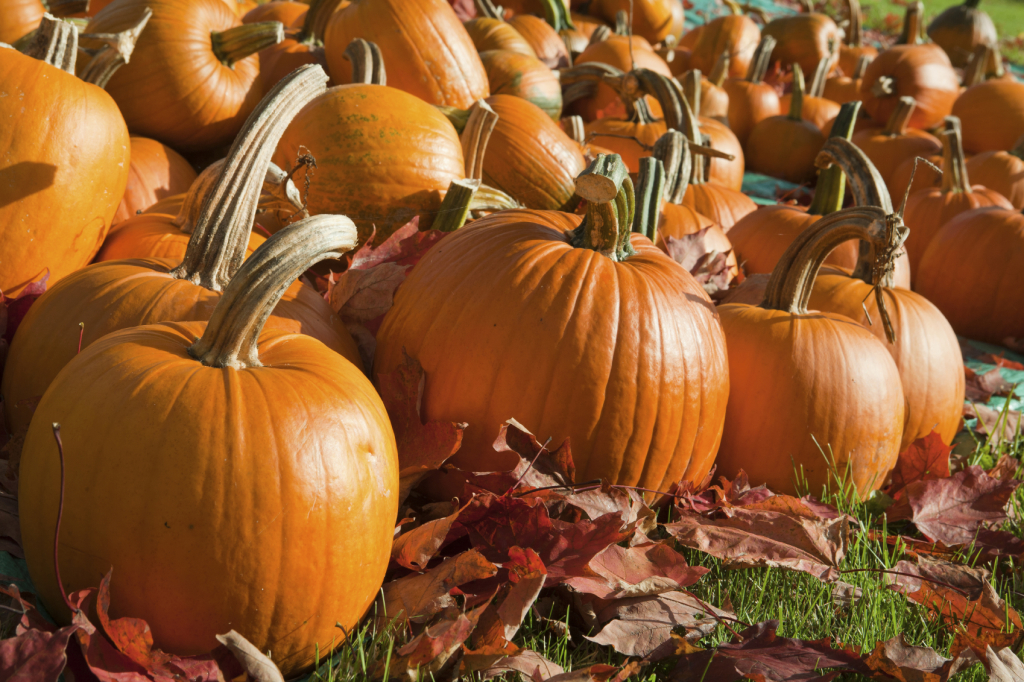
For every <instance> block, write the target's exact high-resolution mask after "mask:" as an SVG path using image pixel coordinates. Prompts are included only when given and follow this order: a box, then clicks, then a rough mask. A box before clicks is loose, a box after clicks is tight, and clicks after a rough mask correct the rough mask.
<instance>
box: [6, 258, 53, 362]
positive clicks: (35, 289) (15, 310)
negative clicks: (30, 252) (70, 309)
mask: <svg viewBox="0 0 1024 682" xmlns="http://www.w3.org/2000/svg"><path fill="white" fill-rule="evenodd" d="M49 280H50V271H49V270H47V271H46V272H45V273H43V276H42V277H40V278H39V279H37V280H36V281H34V282H32V283H31V284H29V285H28V286H26V287H25V288H24V289H22V290H21V293H20V294H18V295H17V296H16V297H15V298H7V297H6V296H4V294H3V292H2V291H0V309H2V310H3V311H4V312H3V321H4V328H3V329H2V330H0V336H2V337H3V339H4V341H6V342H7V343H8V344H10V343H11V341H13V340H14V333H15V332H17V331H18V327H19V326H20V325H21V321H22V320H23V319H25V315H27V314H28V309H29V308H31V307H32V304H33V303H35V302H36V300H37V299H38V298H39V297H40V296H42V295H43V294H44V293H46V285H47V282H48V281H49Z"/></svg>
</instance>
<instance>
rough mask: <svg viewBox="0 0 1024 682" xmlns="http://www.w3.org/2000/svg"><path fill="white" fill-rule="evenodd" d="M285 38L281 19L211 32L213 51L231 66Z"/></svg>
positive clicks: (223, 62) (222, 61) (218, 57)
mask: <svg viewBox="0 0 1024 682" xmlns="http://www.w3.org/2000/svg"><path fill="white" fill-rule="evenodd" d="M282 40H284V24H282V23H281V22H280V21H260V22H257V23H255V24H242V25H240V26H233V27H231V28H229V29H228V30H226V31H214V32H213V33H211V34H210V43H211V46H212V47H213V53H214V54H215V55H217V59H219V60H220V62H221V63H222V64H225V65H227V66H231V65H232V64H235V63H236V62H240V61H241V60H243V59H245V58H246V57H250V56H252V55H254V54H256V53H257V52H259V51H260V50H264V49H266V48H268V47H270V46H271V45H277V44H278V43H279V42H281V41H282Z"/></svg>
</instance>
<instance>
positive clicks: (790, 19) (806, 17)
mask: <svg viewBox="0 0 1024 682" xmlns="http://www.w3.org/2000/svg"><path fill="white" fill-rule="evenodd" d="M761 35H763V36H771V37H772V38H775V40H776V43H775V49H774V50H773V51H772V62H773V63H778V64H780V65H781V66H783V67H786V66H790V65H792V64H799V65H800V68H801V69H803V70H804V71H805V72H806V73H814V69H815V68H816V67H817V66H818V62H820V61H821V60H822V59H827V60H828V68H829V71H831V70H832V67H834V66H835V65H836V62H838V61H839V45H840V42H841V41H840V34H839V27H838V26H836V22H834V21H832V19H831V17H829V16H828V15H826V14H817V13H814V12H811V13H807V14H793V15H788V16H781V17H776V18H775V19H772V20H771V21H769V22H768V24H767V25H765V27H764V29H763V30H762V31H761Z"/></svg>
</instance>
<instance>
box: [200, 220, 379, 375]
mask: <svg viewBox="0 0 1024 682" xmlns="http://www.w3.org/2000/svg"><path fill="white" fill-rule="evenodd" d="M358 242H359V238H358V230H357V229H356V226H355V223H353V222H352V221H351V220H349V219H348V218H346V217H345V216H335V215H318V216H313V217H312V218H306V219H305V220H303V221H301V222H298V223H295V224H294V225H289V226H288V227H285V228H283V229H282V230H281V231H279V232H278V233H277V234H275V235H274V236H273V237H271V238H270V239H268V240H267V241H266V242H265V243H264V244H263V245H262V246H261V247H260V248H258V249H256V251H255V252H254V253H253V254H252V256H250V257H249V259H248V260H246V262H245V264H244V265H243V266H242V268H241V269H240V270H239V271H238V274H237V275H235V277H234V278H232V280H231V282H230V284H228V286H227V288H226V289H225V290H224V295H223V296H221V298H220V301H218V302H217V307H216V308H214V310H213V314H212V315H211V316H210V321H209V323H207V325H206V331H205V332H204V333H203V336H202V338H200V339H199V340H198V341H196V342H195V344H193V345H192V346H191V347H190V348H189V349H188V352H189V355H191V356H192V357H194V358H195V359H197V360H199V361H200V362H202V363H203V364H204V365H206V366H208V367H218V368H225V367H230V368H231V369H236V370H238V369H247V368H250V367H260V366H261V364H260V358H259V346H258V341H259V337H260V332H262V331H263V325H264V324H265V323H266V321H267V318H268V317H270V314H271V312H273V310H274V308H275V307H276V306H277V303H278V301H280V300H281V296H283V295H284V292H285V291H287V289H288V287H290V286H291V284H292V282H294V281H295V280H296V279H297V278H298V277H299V275H301V274H302V273H303V272H305V271H306V270H307V269H308V268H309V267H310V266H311V265H314V264H315V263H319V262H320V261H322V260H325V259H327V258H339V257H340V256H341V255H342V254H344V253H346V252H347V251H351V250H352V249H353V248H355V246H356V244H358Z"/></svg>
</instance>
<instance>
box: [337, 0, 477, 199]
mask: <svg viewBox="0 0 1024 682" xmlns="http://www.w3.org/2000/svg"><path fill="white" fill-rule="evenodd" d="M355 38H363V39H365V40H368V41H371V42H373V43H375V44H377V46H378V47H379V48H380V51H381V54H382V55H383V58H384V61H385V63H394V64H401V67H402V68H400V69H396V70H394V71H393V72H392V74H391V84H390V87H392V88H394V89H397V90H403V91H405V92H407V93H410V94H412V95H415V96H416V97H419V98H420V99H421V100H423V101H425V102H427V103H428V104H440V105H445V106H452V107H456V108H459V109H468V108H469V107H471V106H473V102H475V101H477V100H478V99H483V98H485V97H487V96H488V95H489V94H490V90H489V89H488V87H487V73H486V72H485V71H484V67H483V64H481V63H480V58H479V57H478V56H477V53H476V49H475V48H474V47H473V41H472V40H470V37H469V34H468V33H466V29H465V28H463V27H462V22H460V21H459V19H458V17H457V16H455V11H454V10H453V9H452V8H451V6H450V5H449V4H448V3H447V2H445V0H354V1H353V2H352V3H351V4H349V5H348V6H347V7H343V8H341V9H339V10H338V11H337V12H335V13H334V14H333V15H331V17H330V19H329V20H328V23H327V29H326V32H325V33H324V48H325V50H326V51H327V65H328V67H329V70H330V72H331V74H332V75H334V74H336V73H337V74H346V73H349V72H351V69H352V67H351V64H350V63H349V62H348V60H346V59H345V50H346V49H347V48H348V46H349V44H350V43H351V42H352V40H353V39H355ZM445 186H446V187H447V183H446V184H445Z"/></svg>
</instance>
